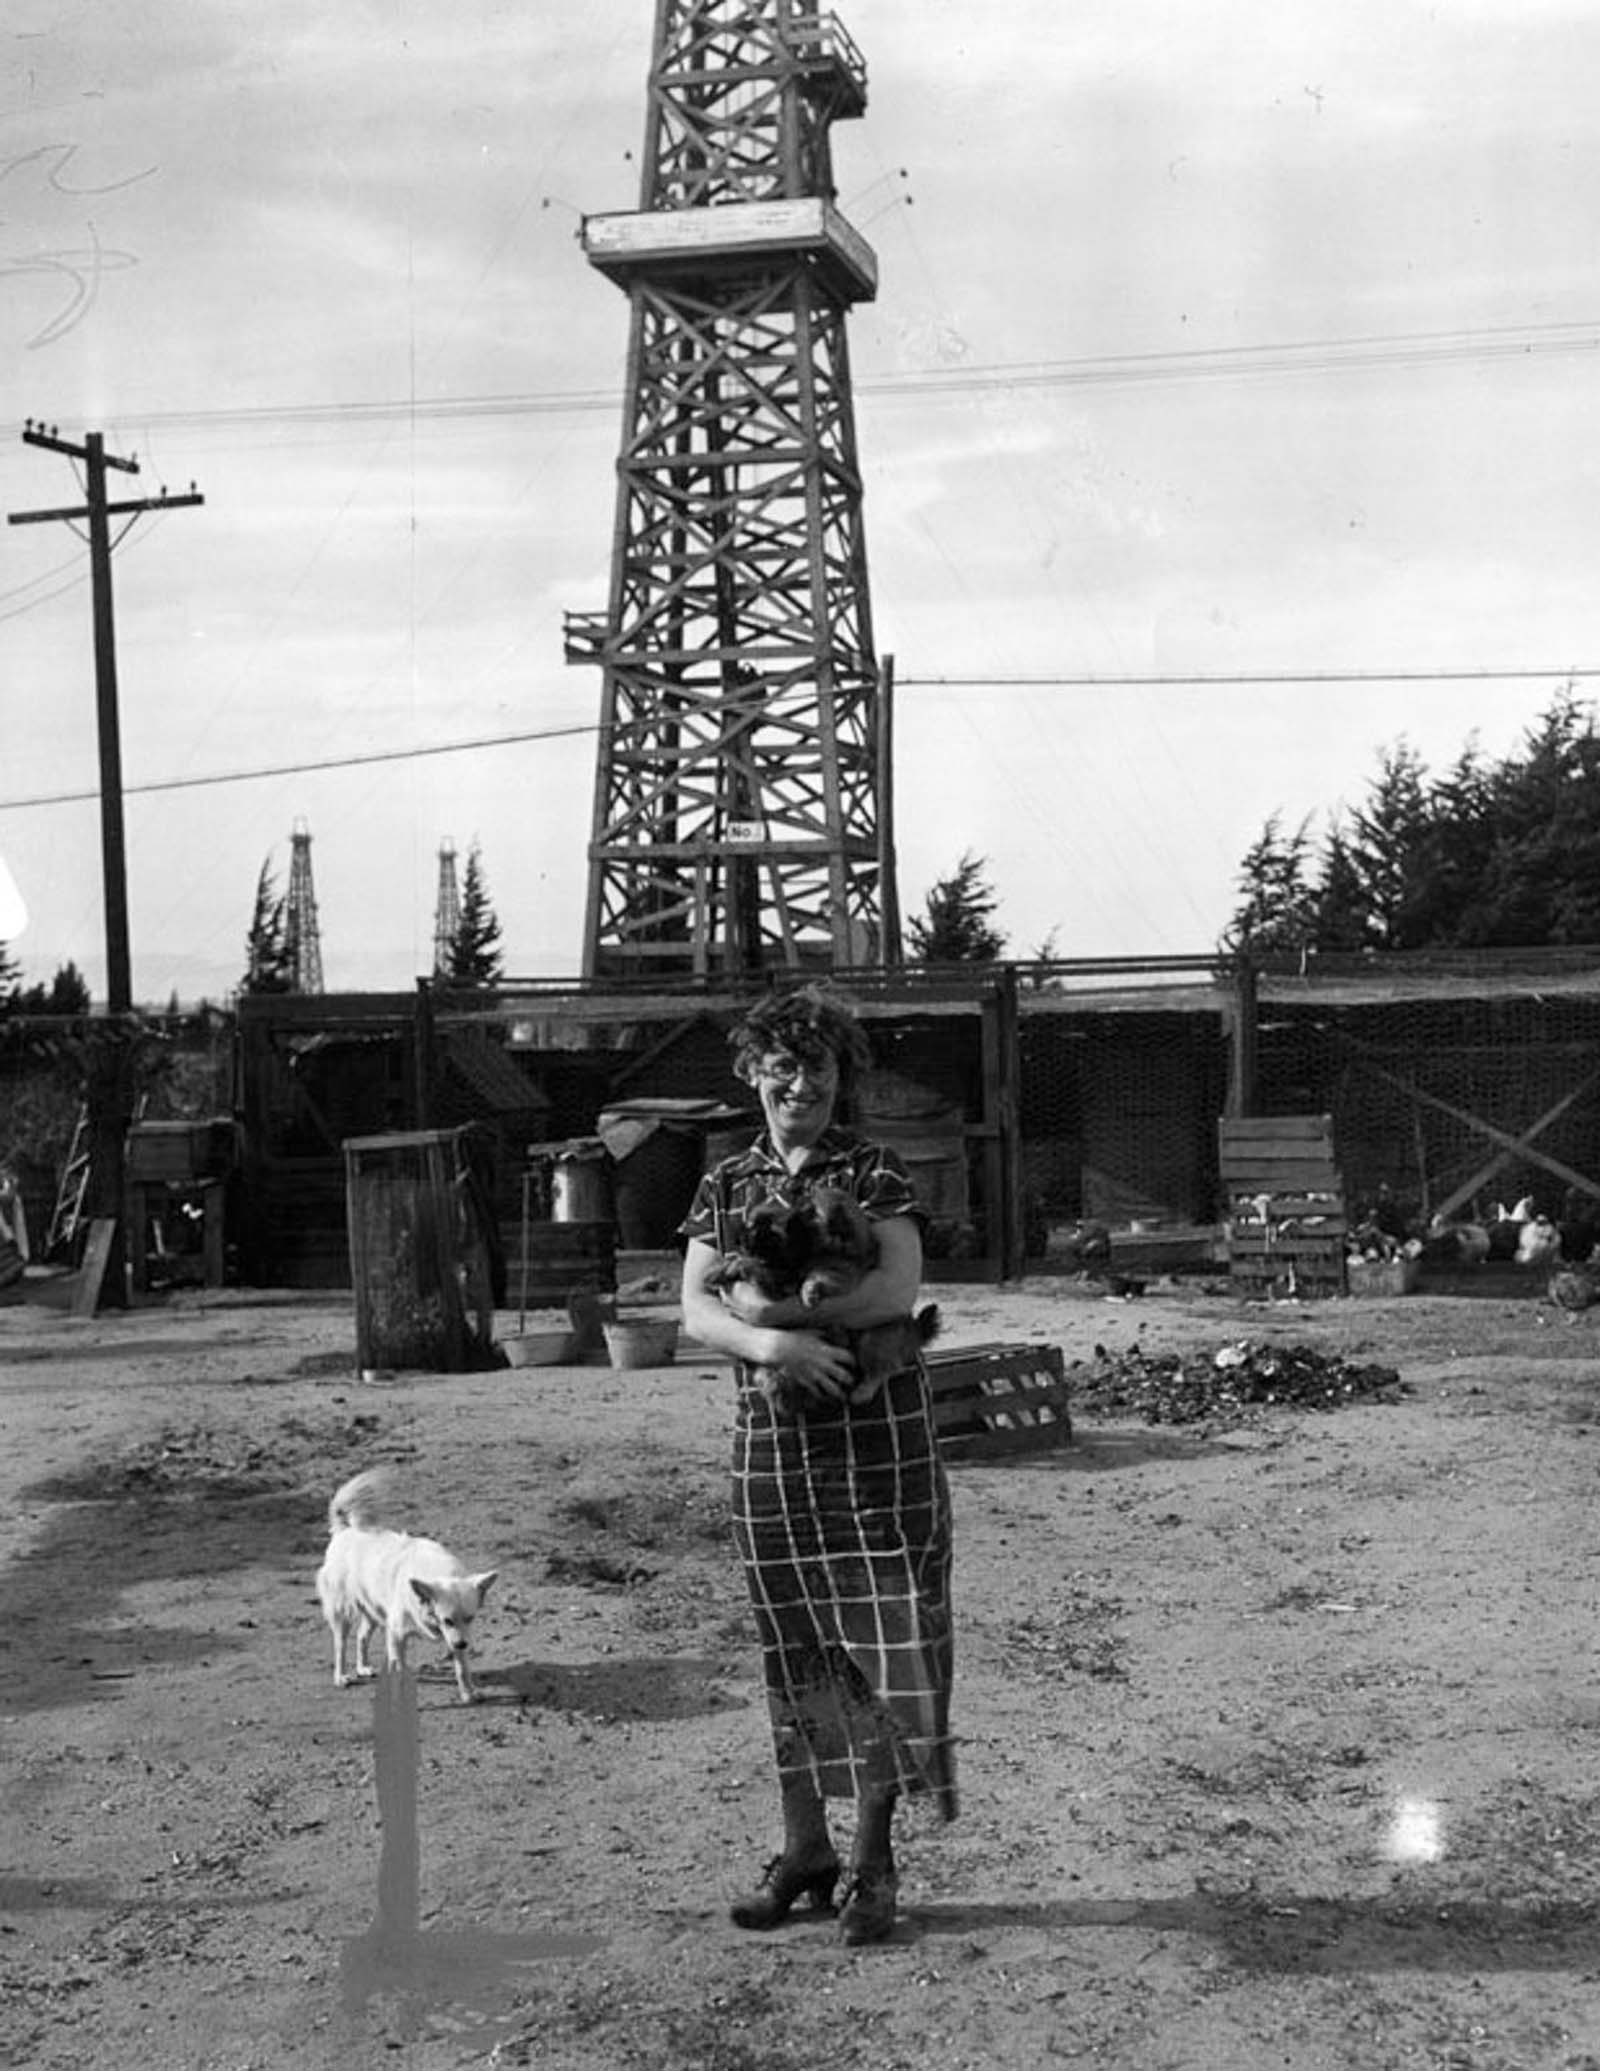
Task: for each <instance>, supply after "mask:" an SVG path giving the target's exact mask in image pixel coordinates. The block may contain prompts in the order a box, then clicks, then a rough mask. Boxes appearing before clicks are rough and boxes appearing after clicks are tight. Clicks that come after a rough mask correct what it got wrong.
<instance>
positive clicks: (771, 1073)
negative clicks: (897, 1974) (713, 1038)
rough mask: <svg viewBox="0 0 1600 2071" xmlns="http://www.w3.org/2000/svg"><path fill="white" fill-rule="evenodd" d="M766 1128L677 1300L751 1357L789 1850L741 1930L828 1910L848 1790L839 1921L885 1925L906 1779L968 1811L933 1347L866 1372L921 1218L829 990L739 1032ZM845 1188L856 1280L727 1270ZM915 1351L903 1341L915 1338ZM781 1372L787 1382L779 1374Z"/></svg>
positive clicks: (744, 1451) (720, 1168)
mask: <svg viewBox="0 0 1600 2071" xmlns="http://www.w3.org/2000/svg"><path fill="white" fill-rule="evenodd" d="M733 1045H734V1069H735V1071H736V1072H737V1073H738V1075H739V1076H740V1077H741V1078H742V1079H744V1080H745V1081H746V1082H747V1083H748V1084H750V1085H753V1086H754V1087H755V1089H756V1092H757V1094H758V1095H759V1097H760V1101H761V1111H762V1114H763V1116H764V1117H765V1120H766V1128H765V1130H764V1131H763V1133H762V1135H761V1136H760V1137H759V1138H758V1139H757V1140H756V1142H755V1143H754V1144H753V1145H752V1146H751V1147H750V1149H749V1150H747V1151H744V1152H741V1153H740V1154H739V1155H738V1156H736V1157H732V1158H726V1159H724V1160H722V1162H721V1163H719V1164H718V1165H716V1166H714V1167H713V1168H712V1170H711V1171H710V1172H709V1173H707V1174H706V1176H705V1177H704V1179H702V1181H701V1182H700V1189H699V1192H698V1193H697V1195H696V1197H695V1201H694V1204H693V1206H692V1208H691V1209H690V1212H689V1215H688V1217H687V1219H686V1220H685V1222H684V1225H683V1234H684V1236H685V1237H686V1239H687V1245H686V1250H685V1256H684V1272H683V1315H684V1321H685V1324H686V1325H687V1327H688V1329H689V1330H690V1331H691V1332H692V1334H693V1335H694V1336H695V1337H696V1338H697V1339H698V1340H699V1341H700V1342H701V1343H702V1344H705V1345H708V1346H711V1347H712V1348H713V1349H715V1350H718V1351H724V1352H727V1353H729V1354H730V1355H731V1356H732V1357H733V1359H734V1360H735V1362H736V1370H737V1376H738V1400H737V1407H736V1417H735V1435H734V1459H733V1468H734V1472H733V1512H734V1535H735V1540H736V1543H737V1545H738V1548H739V1553H740V1558H741V1560H742V1561H743V1564H744V1571H745V1580H746V1583H747V1585H748V1588H749V1592H750V1600H751V1605H752V1608H753V1610H754V1614H755V1620H756V1627H757V1631H758V1633H759V1635H760V1639H761V1646H762V1655H763V1662H764V1668H765V1676H766V1687H767V1702H768V1709H769V1713H770V1717H771V1725H772V1734H773V1743H774V1751H775V1755H776V1760H777V1769H778V1781H779V1788H780V1791H781V1794H782V1800H783V1818H784V1845H783V1849H782V1851H781V1853H779V1854H778V1855H776V1856H774V1857H773V1859H772V1861H771V1862H770V1863H768V1865H767V1868H766V1871H765V1874H764V1875H763V1877H762V1880H761V1883H760V1885H759V1887H758V1888H757V1889H756V1890H755V1891H754V1892H752V1893H751V1894H750V1895H749V1896H748V1897H746V1898H743V1899H741V1900H739V1901H738V1903H737V1904H735V1906H734V1907H733V1909H732V1917H733V1919H734V1922H735V1923H736V1925H738V1926H740V1927H746V1928H757V1929H761V1928H772V1927H777V1926H779V1925H780V1924H781V1923H782V1922H783V1921H784V1920H785V1919H786V1918H787V1917H788V1915H789V1913H790V1912H791V1910H792V1909H793V1907H794V1905H795V1903H796V1901H797V1900H799V1899H801V1898H806V1897H809V1898H810V1900H811V1901H812V1903H813V1905H815V1906H817V1907H819V1908H826V1907H827V1906H828V1905H829V1903H830V1902H831V1899H832V1894H833V1889H834V1886H835V1884H836V1882H837V1880H838V1876H839V1867H840V1866H839V1861H838V1857H837V1856H836V1854H835V1852H834V1846H833V1840H832V1837H831V1835H830V1833H829V1830H828V1822H827V1814H826V1810H825V1800H826V1799H828V1798H838V1797H853V1798H854V1800H855V1805H856V1833H855V1847H854V1855H853V1861H852V1865H851V1876H850V1883H849V1890H848V1894H847V1897H846V1901H845V1905H844V1910H843V1914H842V1917H841V1922H840V1929H841V1933H842V1935H843V1938H844V1939H845V1940H846V1941H847V1942H852V1943H855V1942H872V1941H881V1940H883V1939H884V1938H885V1937H887V1936H888V1935H889V1934H890V1933H892V1931H893V1929H894V1923H895V1911H896V1891H897V1886H896V1875H895V1863H894V1854H893V1848H892V1845H891V1839H892V1835H891V1830H892V1825H893V1819H894V1812H895V1806H896V1803H897V1801H898V1799H899V1797H900V1795H901V1793H902V1792H906V1793H928V1794H931V1795H932V1797H933V1799H934V1801H935V1803H936V1804H937V1805H938V1807H939V1810H940V1811H941V1812H942V1813H943V1815H944V1816H945V1818H947V1819H949V1818H953V1817H954V1815H955V1809H956V1789H955V1770H954V1761H953V1755H952V1749H951V1739H950V1721H949V1711H950V1680H951V1668H952V1642H951V1620H950V1563H951V1540H950V1498H949V1491H948V1488H947V1486H946V1482H945V1477H944V1470H943V1467H942V1465H941V1463H940V1459H939V1451H938V1443H937V1437H936V1433H935V1429H934V1423H933V1411H932V1405H931V1401H930V1398H929V1390H928V1378H927V1373H926V1370H925V1368H924V1366H923V1364H922V1361H921V1359H920V1357H919V1356H917V1354H916V1353H915V1351H914V1350H909V1349H908V1352H907V1359H908V1363H907V1364H905V1365H903V1366H901V1367H900V1368H899V1369H898V1370H896V1371H894V1372H891V1373H889V1374H888V1375H887V1376H886V1377H877V1376H872V1377H868V1376H864V1375H863V1374H862V1373H860V1372H859V1371H858V1367H857V1362H856V1359H855V1356H854V1353H853V1351H852V1342H853V1338H854V1336H855V1334H857V1333H860V1332H862V1331H864V1330H867V1329H870V1328H872V1327H873V1326H876V1325H881V1324H884V1323H889V1322H892V1321H894V1320H896V1319H901V1318H905V1317H907V1316H909V1315H910V1313H911V1308H912V1304H913V1302H914V1300H915V1298H916V1292H917V1283H918V1281H919V1280H920V1278H921V1274H922V1223H923V1211H922V1209H921V1208H920V1207H919V1205H918V1203H917V1201H916V1197H915V1193H914V1190H913V1188H912V1185H911V1181H910V1179H909V1177H908V1175H907V1173H906V1169H905V1167H904V1166H903V1165H902V1164H901V1163H900V1161H899V1159H898V1158H897V1157H896V1156H895V1154H894V1153H893V1152H892V1151H890V1150H887V1149H885V1148H884V1147H882V1146H881V1145H878V1144H874V1143H871V1142H869V1141H868V1140H867V1139H866V1138H864V1137H861V1136H857V1135H855V1134H854V1133H853V1132H851V1131H849V1130H846V1129H843V1128H840V1127H838V1126H837V1125H836V1124H835V1122H834V1111H835V1108H836V1106H837V1105H838V1103H839V1101H840V1099H841V1097H842V1096H844V1095H845V1094H846V1093H847V1092H848V1090H849V1085H850V1081H851V1078H852V1075H853V1073H854V1072H855V1071H856V1069H858V1068H859V1067H861V1066H863V1065H864V1064H866V1063H867V1062H868V1061H869V1059H870V1049H869V1046H868V1044H867V1041H866V1038H865V1036H864V1035H863V1033H862V1030H861V1028H860V1026H859V1024H858V1022H857V1020H856V1018H855V1014H854V1012H853V1010H852V1009H851V1007H850V1006H849V1004H848V1003H847V1002H846V1001H844V1000H842V999H841V998H840V997H839V995H837V994H836V993H834V992H832V991H831V990H830V989H829V988H827V987H824V986H806V987H803V988H801V989H800V990H799V991H797V992H794V993H791V994H788V995H786V996H775V997H774V998H772V999H769V1000H766V1001H763V1002H762V1004H761V1005H760V1006H758V1007H756V1008H755V1009H753V1010H752V1012H751V1013H750V1014H749V1015H748V1016H747V1017H746V1018H745V1020H744V1021H743V1022H742V1023H741V1024H740V1025H739V1027H738V1028H736V1029H735V1030H734V1032H733ZM832 1190H837V1191H838V1192H840V1193H842V1194H844V1195H846V1196H848V1198H849V1199H850V1200H851V1201H853V1202H855V1203H856V1204H857V1205H858V1206H859V1208H860V1209H861V1210H862V1211H863V1213H864V1214H865V1216H866V1217H867V1219H868V1221H869V1222H870V1225H871V1235H872V1239H873V1240H874V1244H875V1253H876V1255H875V1259H874V1262H873V1263H872V1264H871V1265H870V1266H869V1267H868V1269H867V1270H866V1271H865V1272H864V1273H863V1274H862V1276H861V1278H860V1279H859V1281H858V1282H856V1284H855V1285H854V1286H852V1287H851V1288H850V1289H849V1291H848V1292H839V1293H831V1294H828V1295H826V1296H825V1297H824V1298H823V1299H821V1300H818V1301H813V1302H807V1301H804V1300H802V1299H801V1297H800V1296H799V1295H798V1294H796V1295H793V1296H788V1295H785V1296H780V1297H776V1298H774V1297H773V1296H771V1295H770V1294H768V1293H765V1292H762V1291H759V1290H758V1289H757V1288H755V1287H753V1286H751V1285H750V1284H748V1283H745V1282H738V1281H736V1282H734V1283H732V1284H729V1282H728V1281H727V1280H726V1279H725V1277H724V1276H723V1274H722V1272H721V1270H720V1268H721V1265H722V1262H723V1261H724V1259H726V1258H727V1257H728V1256H729V1255H730V1254H733V1253H737V1252H739V1251H741V1250H743V1249H744V1247H745V1245H746V1240H747V1236H748V1234H749V1231H750V1229H751V1226H752V1223H753V1220H754V1219H755V1218H757V1217H758V1216H759V1214H760V1213H761V1212H763V1211H767V1210H770V1209H771V1208H772V1207H773V1206H778V1207H781V1208H785V1209H794V1208H799V1207H802V1206H804V1205H806V1204H808V1203H810V1202H812V1201H813V1199H814V1197H816V1196H817V1195H818V1194H820V1193H822V1192H824V1191H832ZM908 1347H909V1341H908ZM763 1372H765V1373H767V1374H771V1373H773V1372H776V1373H778V1374H779V1375H781V1376H782V1377H783V1380H784V1383H785V1385H784V1387H782V1388H781V1389H777V1390H774V1389H772V1388H770V1387H766V1386H763V1385H762V1382H761V1380H760V1378H759V1376H760V1375H761V1374H762V1373H763Z"/></svg>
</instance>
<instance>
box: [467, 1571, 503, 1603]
mask: <svg viewBox="0 0 1600 2071" xmlns="http://www.w3.org/2000/svg"><path fill="white" fill-rule="evenodd" d="M499 1574H500V1570H499V1569H498V1568H491V1569H490V1570H489V1572H488V1574H487V1575H474V1576H473V1578H472V1586H473V1588H474V1589H475V1590H476V1591H477V1592H478V1601H479V1603H480V1604H481V1603H482V1602H483V1600H484V1598H485V1597H486V1596H487V1595H488V1594H489V1591H490V1590H491V1589H492V1588H493V1587H494V1585H495V1582H496V1581H497V1579H498V1578H499Z"/></svg>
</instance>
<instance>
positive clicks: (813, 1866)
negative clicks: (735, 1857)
mask: <svg viewBox="0 0 1600 2071" xmlns="http://www.w3.org/2000/svg"><path fill="white" fill-rule="evenodd" d="M838 1881H839V1864H838V1859H837V1858H836V1857H830V1858H827V1859H818V1860H815V1861H812V1862H795V1861H792V1860H791V1859H790V1858H789V1857H788V1856H787V1855H775V1856H774V1857H773V1858H772V1860H771V1862H769V1863H768V1864H767V1866H766V1868H765V1869H764V1870H763V1871H762V1872H761V1882H760V1883H759V1884H758V1885H757V1887H756V1889H755V1890H754V1891H752V1892H751V1893H750V1895H749V1896H748V1897H747V1898H741V1899H736V1900H735V1901H734V1903H733V1904H732V1905H731V1906H730V1907H729V1908H728V1917H729V1919H730V1920H732V1922H733V1924H734V1926H735V1927H749V1928H755V1929H757V1930H765V1929H766V1928H769V1927H780V1926H782V1924H783V1922H784V1921H785V1920H787V1919H788V1917H789V1915H790V1913H791V1912H792V1911H793V1910H794V1906H795V1902H796V1900H798V1899H802V1898H809V1899H810V1901H811V1906H812V1910H813V1911H814V1912H818V1913H831V1912H832V1911H833V1888H834V1886H835V1885H836V1884H837V1883H838Z"/></svg>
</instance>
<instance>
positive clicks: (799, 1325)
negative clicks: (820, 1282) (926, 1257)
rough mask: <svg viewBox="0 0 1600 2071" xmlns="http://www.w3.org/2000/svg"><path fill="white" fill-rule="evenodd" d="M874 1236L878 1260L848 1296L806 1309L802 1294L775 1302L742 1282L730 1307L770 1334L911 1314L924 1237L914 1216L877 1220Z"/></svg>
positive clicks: (851, 1326) (862, 1324) (732, 1291)
mask: <svg viewBox="0 0 1600 2071" xmlns="http://www.w3.org/2000/svg"><path fill="white" fill-rule="evenodd" d="M872 1234H873V1235H874V1236H875V1237H876V1238H877V1240H878V1257H877V1262H876V1263H875V1264H874V1265H873V1266H872V1267H871V1268H870V1269H869V1270H868V1271H867V1272H865V1273H863V1274H862V1276H861V1279H860V1281H859V1282H858V1283H857V1285H856V1286H855V1287H853V1288H852V1289H851V1290H850V1292H849V1293H848V1294H835V1295H828V1296H825V1297H824V1299H823V1300H822V1301H820V1302H818V1303H817V1305H816V1307H815V1308H814V1309H808V1308H807V1307H806V1306H805V1304H804V1303H803V1302H802V1301H801V1300H800V1298H799V1296H798V1295H787V1296H785V1297H784V1298H783V1299H782V1300H779V1301H771V1300H769V1299H768V1298H767V1297H766V1296H764V1295H762V1294H760V1293H758V1292H757V1290H756V1289H755V1288H753V1287H751V1286H750V1285H749V1283H748V1282H740V1283H737V1284H736V1285H734V1286H733V1287H730V1288H729V1289H728V1291H727V1303H728V1307H729V1308H730V1309H731V1311H732V1312H733V1314H734V1315H735V1316H736V1317H738V1318H740V1319H741V1320H742V1321H744V1322H746V1323H749V1324H752V1325H754V1326H755V1327H756V1328H757V1329H767V1330H773V1329H776V1330H795V1329H802V1330H803V1329H811V1330H821V1329H825V1328H827V1327H828V1326H829V1325H836V1326H837V1327H838V1328H840V1329H841V1330H865V1329H866V1328H867V1327H868V1325H869V1324H873V1323H892V1322H893V1321H894V1320H895V1318H896V1317H899V1316H909V1315H910V1314H911V1310H912V1307H913V1305H914V1304H915V1302H916V1299H917V1289H918V1287H919V1286H920V1285H921V1282H922V1233H921V1231H920V1230H919V1228H918V1227H917V1224H916V1222H915V1221H914V1220H913V1218H912V1217H911V1216H909V1215H891V1216H887V1217H886V1218H885V1219H884V1220H883V1221H882V1222H875V1223H874V1224H873V1225H872ZM685 1320H686V1321H687V1316H686V1317H685ZM763 1363H764V1364H771V1363H772V1362H770V1361H766V1362H763Z"/></svg>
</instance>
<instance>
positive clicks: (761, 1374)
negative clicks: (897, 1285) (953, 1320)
mask: <svg viewBox="0 0 1600 2071" xmlns="http://www.w3.org/2000/svg"><path fill="white" fill-rule="evenodd" d="M877 1257H878V1240H877V1238H876V1237H875V1236H874V1235H873V1232H872V1224H871V1221H870V1220H869V1218H868V1217H867V1215H866V1214H865V1213H864V1211H863V1210H862V1208H861V1206H860V1204H859V1203H858V1202H856V1201H854V1200H852V1198H851V1197H850V1195H848V1194H846V1193H842V1192H841V1191H840V1190H839V1189H838V1188H837V1187H818V1188H817V1190H816V1192H815V1193H813V1194H812V1195H811V1196H810V1198H809V1199H808V1200H806V1201H803V1202H801V1203H800V1204H799V1205H798V1206H797V1207H793V1208H786V1207H784V1206H783V1205H782V1204H781V1203H780V1202H776V1201H774V1202H769V1203H767V1204H766V1205H765V1206H764V1207H761V1208H757V1209H756V1210H755V1211H754V1212H753V1213H752V1214H751V1216H750V1217H749V1219H748V1221H747V1222H746V1225H745V1243H744V1249H743V1250H742V1251H733V1252H729V1253H728V1255H727V1257H726V1258H724V1259H723V1260H722V1261H721V1263H720V1265H719V1266H718V1267H717V1269H716V1272H715V1273H714V1275H713V1278H712V1284H713V1286H719V1287H731V1286H733V1285H734V1284H735V1283H736V1282H738V1281H748V1282H749V1283H750V1285H751V1286H753V1287H754V1288H756V1289H757V1291H758V1292H759V1293H761V1294H762V1295H764V1296H765V1297H766V1299H767V1300H768V1301H783V1300H786V1299H788V1298H789V1297H791V1296H794V1297H798V1299H799V1300H800V1302H801V1303H802V1304H803V1305H804V1306H805V1307H806V1308H808V1309H814V1308H815V1307H816V1306H817V1304H818V1303H819V1302H823V1301H826V1300H828V1299H829V1298H830V1297H832V1296H835V1295H841V1294H848V1293H849V1292H850V1291H851V1290H852V1288H855V1287H857V1286H859V1284H860V1282H861V1278H862V1275H863V1274H865V1273H867V1272H868V1271H870V1270H871V1268H872V1267H873V1265H875V1264H876V1262H877ZM938 1331H939V1311H938V1309H937V1308H936V1307H935V1306H934V1305H933V1304H932V1303H929V1304H928V1305H927V1306H926V1307H924V1308H921V1309H919V1310H918V1311H917V1313H916V1315H915V1316H898V1317H895V1318H894V1319H893V1320H892V1321H891V1322H888V1323H874V1324H870V1325H868V1327H867V1328H866V1329H865V1330H833V1331H830V1333H829V1335H831V1336H832V1337H833V1338H834V1339H835V1340H836V1341H837V1342H838V1343H840V1344H843V1345H845V1346H847V1347H848V1349H849V1351H850V1354H851V1356H852V1357H853V1358H854V1360H855V1363H856V1371H857V1373H858V1374H859V1376H860V1378H859V1379H858V1381H857V1382H856V1385H855V1387H854V1388H853V1389H852V1390H851V1393H850V1400H851V1401H852V1402H864V1401H868V1400H870V1398H871V1397H872V1395H873V1394H874V1393H876V1391H877V1389H878V1388H879V1387H880V1386H881V1385H882V1383H883V1382H884V1381H885V1380H887V1379H888V1377H889V1375H890V1374H894V1373H899V1372H900V1371H901V1370H902V1369H903V1368H905V1367H908V1366H911V1365H914V1364H915V1362H916V1358H917V1354H918V1353H919V1352H920V1351H921V1349H922V1347H923V1346H924V1345H926V1344H929V1343H931V1341H932V1340H933V1339H934V1338H935V1337H936V1336H937V1335H938ZM758 1378H759V1380H760V1383H761V1387H762V1391H763V1392H764V1393H765V1395H766V1397H767V1399H768V1401H769V1402H771V1404H772V1405H773V1407H774V1409H781V1410H785V1411H793V1410H796V1409H799V1408H801V1407H802V1406H803V1403H804V1395H803V1391H802V1390H800V1389H798V1388H796V1387H795V1386H794V1385H793V1383H792V1382H790V1381H789V1379H788V1378H787V1376H786V1375H784V1374H783V1373H781V1372H779V1371H778V1370H777V1369H775V1368H772V1367H762V1368H759V1369H758Z"/></svg>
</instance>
